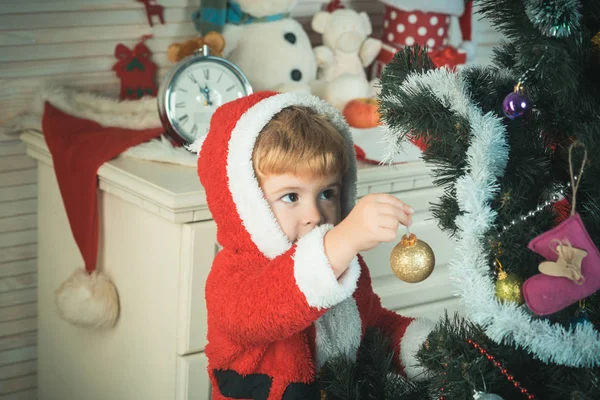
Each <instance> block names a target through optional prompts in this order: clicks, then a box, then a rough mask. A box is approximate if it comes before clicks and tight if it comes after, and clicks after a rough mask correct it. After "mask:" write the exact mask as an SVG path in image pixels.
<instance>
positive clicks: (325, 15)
mask: <svg viewBox="0 0 600 400" xmlns="http://www.w3.org/2000/svg"><path fill="white" fill-rule="evenodd" d="M330 20H331V13H330V12H328V11H319V12H318V13H316V14H315V16H314V17H313V19H312V23H311V26H312V29H313V31H315V32H317V33H321V34H322V33H324V32H325V28H326V27H327V25H328V24H329V21H330Z"/></svg>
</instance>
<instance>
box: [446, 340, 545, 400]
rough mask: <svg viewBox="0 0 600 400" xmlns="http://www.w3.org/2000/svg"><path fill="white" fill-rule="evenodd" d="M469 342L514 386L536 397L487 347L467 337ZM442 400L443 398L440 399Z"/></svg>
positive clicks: (533, 397)
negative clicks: (496, 359)
mask: <svg viewBox="0 0 600 400" xmlns="http://www.w3.org/2000/svg"><path fill="white" fill-rule="evenodd" d="M467 343H469V344H470V345H471V346H473V348H474V349H475V350H479V353H480V354H483V355H484V356H486V358H487V359H488V361H491V362H492V363H493V364H494V367H496V368H498V369H499V370H500V373H501V374H502V375H504V376H505V377H506V379H507V380H508V381H509V382H511V383H512V384H513V386H514V387H515V388H517V389H518V390H519V391H520V392H521V394H523V395H525V396H527V399H528V400H533V399H535V396H534V395H533V394H531V393H529V391H528V390H527V389H526V388H524V387H523V386H521V383H520V382H519V381H516V380H515V377H514V376H512V375H511V374H509V373H508V370H507V369H506V368H503V367H502V364H501V363H500V362H498V361H495V357H494V356H493V355H492V354H490V353H488V352H487V350H486V349H484V348H483V347H481V345H480V344H479V343H477V342H475V341H474V340H472V339H467ZM440 400H441V399H440Z"/></svg>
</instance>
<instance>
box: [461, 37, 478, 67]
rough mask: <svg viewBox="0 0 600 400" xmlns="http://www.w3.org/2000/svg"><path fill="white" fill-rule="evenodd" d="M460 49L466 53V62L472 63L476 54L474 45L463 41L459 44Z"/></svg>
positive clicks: (468, 41)
mask: <svg viewBox="0 0 600 400" xmlns="http://www.w3.org/2000/svg"><path fill="white" fill-rule="evenodd" d="M460 48H461V49H462V50H464V51H465V53H467V62H472V61H474V60H475V55H476V54H477V48H476V47H475V44H474V43H473V42H471V41H470V40H465V41H464V42H462V43H461V44H460Z"/></svg>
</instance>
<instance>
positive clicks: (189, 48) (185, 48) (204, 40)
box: [167, 32, 225, 63]
mask: <svg viewBox="0 0 600 400" xmlns="http://www.w3.org/2000/svg"><path fill="white" fill-rule="evenodd" d="M205 44H206V45H207V46H208V49H209V50H210V54H211V55H213V56H217V57H222V56H223V49H224V48H225V38H224V37H223V35H221V34H220V33H217V32H208V33H207V34H206V35H204V36H198V37H195V38H193V39H190V40H186V41H185V42H181V43H173V44H171V45H170V46H169V47H168V49H167V59H168V60H169V61H170V62H172V63H176V62H179V61H181V60H183V59H184V58H186V57H187V56H189V55H192V54H193V53H195V52H196V51H197V50H198V49H201V48H202V47H203V46H204V45H205Z"/></svg>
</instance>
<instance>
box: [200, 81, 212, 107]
mask: <svg viewBox="0 0 600 400" xmlns="http://www.w3.org/2000/svg"><path fill="white" fill-rule="evenodd" d="M200 91H201V92H202V93H203V94H204V97H206V104H207V105H209V106H212V101H210V89H209V88H208V85H207V84H204V87H203V88H202V87H201V88H200Z"/></svg>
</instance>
